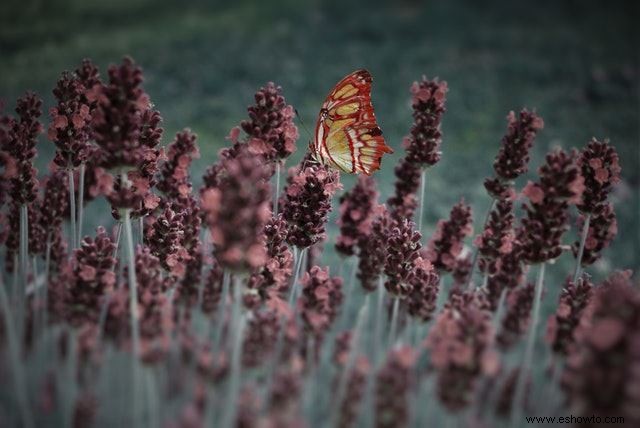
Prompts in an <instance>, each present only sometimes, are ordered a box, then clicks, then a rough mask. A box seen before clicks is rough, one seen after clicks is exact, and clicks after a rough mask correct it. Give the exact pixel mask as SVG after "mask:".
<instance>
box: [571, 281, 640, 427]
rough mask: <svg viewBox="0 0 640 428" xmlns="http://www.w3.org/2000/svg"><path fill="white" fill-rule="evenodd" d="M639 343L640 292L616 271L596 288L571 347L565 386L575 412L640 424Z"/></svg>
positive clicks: (579, 414)
mask: <svg viewBox="0 0 640 428" xmlns="http://www.w3.org/2000/svg"><path fill="white" fill-rule="evenodd" d="M638 344H640V293H639V292H638V288H637V287H634V286H633V284H632V282H631V280H630V274H629V273H622V272H617V273H614V274H612V276H611V277H610V278H609V279H608V280H607V281H605V283H604V284H602V286H600V287H598V288H596V290H595V293H594V295H593V298H592V300H591V303H590V304H589V306H588V308H587V309H586V310H585V313H584V314H583V316H582V319H581V321H580V324H579V326H578V327H577V329H576V332H575V344H574V345H573V346H571V347H570V349H569V355H568V357H567V360H566V365H565V370H564V373H563V376H562V382H561V383H562V387H563V389H564V391H565V393H566V396H567V398H568V401H569V405H570V409H571V412H572V414H574V415H576V416H586V415H588V416H592V415H596V416H600V417H605V416H615V417H623V418H624V421H625V423H628V424H631V425H638V424H640V413H639V412H638V390H639V388H640V378H639V377H638V364H639V361H640V353H639V352H638Z"/></svg>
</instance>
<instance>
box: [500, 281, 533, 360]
mask: <svg viewBox="0 0 640 428" xmlns="http://www.w3.org/2000/svg"><path fill="white" fill-rule="evenodd" d="M534 292H535V287H534V285H533V284H526V285H523V286H522V287H518V288H516V289H514V290H511V291H510V292H509V295H508V297H507V305H506V306H507V308H506V312H505V314H504V317H503V318H502V325H501V327H502V328H501V329H500V334H499V335H498V338H497V340H498V345H500V347H501V348H502V349H508V348H511V347H512V346H513V345H514V344H515V343H516V341H517V340H518V339H519V338H520V336H522V335H523V334H524V333H525V332H526V331H527V327H528V325H529V319H530V317H531V309H532V308H533V297H534Z"/></svg>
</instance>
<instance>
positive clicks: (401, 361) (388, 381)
mask: <svg viewBox="0 0 640 428" xmlns="http://www.w3.org/2000/svg"><path fill="white" fill-rule="evenodd" d="M416 357H417V355H416V353H415V352H414V350H413V349H412V348H410V347H408V346H403V347H400V348H395V349H392V350H391V351H390V352H389V355H388V356H387V360H386V362H385V363H384V365H383V366H382V367H381V368H380V370H379V371H378V373H377V375H376V378H377V382H376V391H375V394H376V396H375V406H376V423H375V426H376V427H377V428H387V427H389V428H391V427H398V426H406V425H407V424H408V422H409V401H408V399H409V392H410V391H411V387H412V385H411V384H412V378H413V370H412V369H413V366H414V365H415V362H416Z"/></svg>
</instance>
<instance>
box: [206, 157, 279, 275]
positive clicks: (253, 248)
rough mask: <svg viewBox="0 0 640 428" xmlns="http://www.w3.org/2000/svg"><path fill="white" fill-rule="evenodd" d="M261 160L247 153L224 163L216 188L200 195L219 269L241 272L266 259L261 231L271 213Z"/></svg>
mask: <svg viewBox="0 0 640 428" xmlns="http://www.w3.org/2000/svg"><path fill="white" fill-rule="evenodd" d="M267 177H268V175H267V171H266V167H265V165H264V160H263V159H262V158H261V157H260V156H256V155H252V154H251V153H249V152H247V151H246V150H245V151H244V152H243V153H241V154H239V155H238V156H236V157H235V158H232V159H229V160H227V161H226V162H225V169H224V174H223V176H222V177H220V182H219V184H218V187H215V188H209V189H207V190H206V191H205V192H204V193H203V194H202V200H201V203H200V205H201V208H202V210H203V213H204V214H205V221H206V223H207V226H208V227H209V231H210V233H211V238H212V241H213V243H214V254H215V257H216V259H217V260H218V261H219V262H220V264H221V266H222V267H224V268H227V269H231V270H236V271H241V270H251V269H255V268H257V267H259V266H262V265H263V264H264V262H265V261H266V260H267V254H266V250H265V247H264V243H263V242H261V236H262V231H263V229H264V226H265V224H266V222H267V221H268V219H269V217H270V215H271V211H270V208H269V207H270V186H269V183H268V181H266V179H267Z"/></svg>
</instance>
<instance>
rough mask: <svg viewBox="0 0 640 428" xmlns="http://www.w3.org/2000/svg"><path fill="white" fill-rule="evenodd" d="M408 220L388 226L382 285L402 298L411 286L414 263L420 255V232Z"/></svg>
mask: <svg viewBox="0 0 640 428" xmlns="http://www.w3.org/2000/svg"><path fill="white" fill-rule="evenodd" d="M414 227H415V225H414V224H413V222H411V221H409V220H406V219H405V220H403V221H402V222H398V221H396V222H394V223H392V225H391V227H390V228H389V235H388V239H387V257H386V261H385V265H384V273H385V274H386V275H387V281H386V282H385V284H384V286H385V288H386V289H387V291H388V292H389V293H391V294H392V295H393V296H395V297H400V298H404V297H406V296H408V295H409V294H411V291H412V288H413V276H414V269H413V267H414V263H415V261H416V260H417V259H418V258H419V257H420V248H421V244H420V238H422V236H421V235H420V232H417V231H415V230H414Z"/></svg>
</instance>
